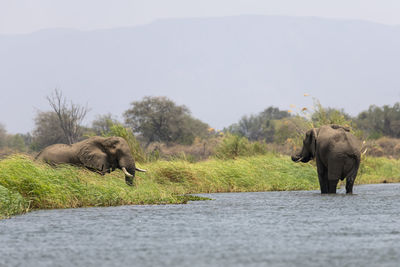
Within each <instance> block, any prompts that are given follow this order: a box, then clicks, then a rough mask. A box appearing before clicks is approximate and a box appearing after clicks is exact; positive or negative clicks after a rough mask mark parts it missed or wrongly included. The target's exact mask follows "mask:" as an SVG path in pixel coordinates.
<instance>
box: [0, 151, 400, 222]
mask: <svg viewBox="0 0 400 267" xmlns="http://www.w3.org/2000/svg"><path fill="white" fill-rule="evenodd" d="M141 167H144V168H146V169H147V170H148V172H147V173H138V174H137V176H136V182H135V183H136V184H135V186H133V187H129V186H127V185H126V184H125V179H124V175H123V173H122V172H120V171H115V172H113V173H111V174H106V175H104V176H101V175H99V174H97V173H94V172H91V171H88V170H86V169H83V168H78V167H73V166H69V165H62V166H58V167H55V168H54V167H51V166H49V165H47V164H44V163H38V162H35V161H33V160H32V159H31V158H30V157H28V156H23V155H14V156H11V157H9V158H6V159H3V160H1V161H0V218H5V217H9V216H11V215H14V214H21V213H24V212H27V211H29V210H32V209H51V208H74V207H87V206H115V205H124V204H170V203H186V202H187V201H188V200H190V199H191V198H190V197H188V196H187V195H186V194H192V193H213V192H244V191H248V192H250V191H281V190H313V189H318V188H319V185H318V178H317V172H316V169H315V167H314V166H313V164H310V163H307V164H301V163H297V164H296V163H293V162H292V161H291V160H290V158H289V157H288V156H282V155H278V154H273V153H267V154H265V155H258V156H252V157H237V158H235V159H217V158H215V159H209V160H207V161H202V162H197V163H190V162H187V161H184V160H177V161H155V162H149V163H146V164H143V165H141ZM385 181H386V182H400V160H394V159H393V160H392V159H386V158H366V159H364V160H363V162H362V164H361V168H360V172H359V176H358V177H357V180H356V183H358V184H360V183H380V182H385Z"/></svg>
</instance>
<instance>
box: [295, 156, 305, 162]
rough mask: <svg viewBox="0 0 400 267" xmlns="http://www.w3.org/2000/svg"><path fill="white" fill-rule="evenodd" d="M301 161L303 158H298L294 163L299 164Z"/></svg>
mask: <svg viewBox="0 0 400 267" xmlns="http://www.w3.org/2000/svg"><path fill="white" fill-rule="evenodd" d="M302 159H303V157H301V158H299V159H298V160H296V161H295V162H300V161H301V160H302Z"/></svg>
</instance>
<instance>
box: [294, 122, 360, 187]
mask: <svg viewBox="0 0 400 267" xmlns="http://www.w3.org/2000/svg"><path fill="white" fill-rule="evenodd" d="M360 150H361V143H360V141H359V140H358V139H357V138H356V137H355V136H354V135H353V134H351V133H350V130H349V128H347V127H343V126H339V125H334V124H332V125H325V126H322V127H320V128H313V129H311V130H309V131H307V133H306V136H305V138H304V140H303V147H302V149H301V151H300V152H299V153H297V154H295V155H293V156H292V160H293V161H294V162H300V161H301V162H308V161H310V160H312V159H314V158H315V160H316V163H317V171H318V179H319V185H320V188H321V193H322V194H326V193H330V194H335V193H336V187H337V183H338V181H339V179H340V180H343V179H345V178H346V193H347V194H351V193H352V192H353V184H354V180H355V179H356V176H357V172H358V168H359V166H360V158H361V153H360Z"/></svg>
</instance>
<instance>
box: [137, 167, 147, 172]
mask: <svg viewBox="0 0 400 267" xmlns="http://www.w3.org/2000/svg"><path fill="white" fill-rule="evenodd" d="M135 169H136V170H137V171H138V172H147V170H143V169H139V168H135Z"/></svg>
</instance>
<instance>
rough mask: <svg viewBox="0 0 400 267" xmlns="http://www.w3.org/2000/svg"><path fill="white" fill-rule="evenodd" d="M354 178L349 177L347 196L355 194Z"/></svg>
mask: <svg viewBox="0 0 400 267" xmlns="http://www.w3.org/2000/svg"><path fill="white" fill-rule="evenodd" d="M354 180H355V179H354V178H353V177H349V178H347V179H346V194H353V185H354Z"/></svg>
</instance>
